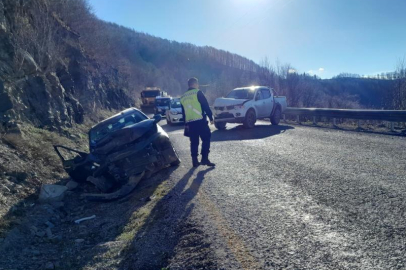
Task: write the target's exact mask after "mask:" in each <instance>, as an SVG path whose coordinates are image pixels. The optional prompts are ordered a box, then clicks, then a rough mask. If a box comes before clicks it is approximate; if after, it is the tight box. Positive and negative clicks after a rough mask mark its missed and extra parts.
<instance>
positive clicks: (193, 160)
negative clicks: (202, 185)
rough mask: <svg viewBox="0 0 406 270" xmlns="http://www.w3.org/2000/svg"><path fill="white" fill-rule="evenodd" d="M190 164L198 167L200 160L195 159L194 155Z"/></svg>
mask: <svg viewBox="0 0 406 270" xmlns="http://www.w3.org/2000/svg"><path fill="white" fill-rule="evenodd" d="M192 164H193V167H195V168H197V167H199V165H200V162H199V160H198V159H197V157H196V158H192Z"/></svg>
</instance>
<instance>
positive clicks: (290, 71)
mask: <svg viewBox="0 0 406 270" xmlns="http://www.w3.org/2000/svg"><path fill="white" fill-rule="evenodd" d="M288 73H290V74H292V73H296V69H293V68H290V69H289V70H288Z"/></svg>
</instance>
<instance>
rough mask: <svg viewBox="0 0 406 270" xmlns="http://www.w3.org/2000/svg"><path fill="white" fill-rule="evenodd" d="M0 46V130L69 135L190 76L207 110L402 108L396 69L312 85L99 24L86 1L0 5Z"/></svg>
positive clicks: (209, 51) (286, 70)
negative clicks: (226, 104)
mask: <svg viewBox="0 0 406 270" xmlns="http://www.w3.org/2000/svg"><path fill="white" fill-rule="evenodd" d="M0 38H1V43H0V46H1V48H0V49H1V53H0V80H1V81H2V83H0V95H1V97H2V99H1V102H0V112H1V115H2V116H1V119H0V120H1V121H2V122H3V123H6V122H7V123H9V122H10V121H11V122H12V121H14V120H17V121H30V122H32V123H34V124H35V125H37V126H50V127H56V128H58V127H60V126H70V125H72V124H73V123H75V122H77V123H80V122H81V121H83V118H84V117H85V116H86V114H92V113H94V112H96V111H97V110H98V109H121V108H123V107H128V106H130V105H138V104H139V101H138V97H139V92H140V91H141V90H142V89H143V88H144V87H145V86H158V87H161V88H163V89H164V90H166V91H168V92H169V93H170V94H171V95H173V96H177V95H180V94H181V93H182V92H183V91H184V90H185V88H186V85H185V84H186V81H187V79H188V78H189V77H191V76H196V77H198V78H199V79H200V81H201V83H202V84H204V85H207V86H206V87H202V90H203V91H205V92H206V95H207V96H208V98H209V100H210V101H213V100H214V99H215V98H216V97H218V96H222V95H224V94H226V93H227V92H228V91H230V90H231V89H232V88H234V87H238V86H246V85H252V84H260V85H268V86H271V87H273V88H275V89H276V91H277V92H278V93H279V94H280V95H286V96H287V99H288V102H289V105H290V106H305V107H315V106H317V107H338V108H357V107H366V108H396V109H402V108H403V109H404V108H406V107H405V106H404V102H397V101H396V100H404V98H405V94H404V93H405V92H406V91H405V83H404V81H405V79H404V77H405V76H404V69H403V73H402V72H401V71H402V69H399V71H398V73H397V74H398V75H399V76H398V75H396V76H393V78H391V79H390V80H388V79H384V80H383V79H366V78H349V77H337V78H334V79H331V80H321V79H320V78H317V77H314V76H310V75H307V74H298V73H296V72H295V70H294V66H291V65H289V64H280V63H276V64H270V62H271V61H268V60H264V61H263V62H262V63H261V64H256V63H254V62H253V61H251V60H249V59H247V58H244V57H241V56H239V55H236V54H232V53H230V52H226V51H222V50H218V49H215V48H212V47H198V46H195V45H192V44H189V43H179V42H175V41H170V40H166V39H162V38H158V37H154V36H151V35H148V34H145V33H140V32H136V31H134V30H131V29H129V28H126V27H122V26H119V25H116V24H112V23H107V22H104V21H102V20H100V19H98V18H97V17H96V16H95V15H94V14H93V13H92V12H91V7H90V6H89V5H88V3H87V1H86V0H24V1H15V0H0ZM266 53H267V52H264V55H266ZM272 62H273V61H272ZM293 64H294V63H293ZM402 74H403V75H402ZM402 76H403V77H402ZM402 106H403V107H402ZM7 125H8V124H7Z"/></svg>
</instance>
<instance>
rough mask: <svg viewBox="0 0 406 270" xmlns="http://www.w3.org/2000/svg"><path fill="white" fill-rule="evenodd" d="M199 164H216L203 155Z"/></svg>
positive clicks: (210, 165) (211, 165)
mask: <svg viewBox="0 0 406 270" xmlns="http://www.w3.org/2000/svg"><path fill="white" fill-rule="evenodd" d="M200 164H202V165H206V166H209V167H214V166H216V164H214V163H213V162H210V160H209V157H205V156H203V157H202V161H201V162H200Z"/></svg>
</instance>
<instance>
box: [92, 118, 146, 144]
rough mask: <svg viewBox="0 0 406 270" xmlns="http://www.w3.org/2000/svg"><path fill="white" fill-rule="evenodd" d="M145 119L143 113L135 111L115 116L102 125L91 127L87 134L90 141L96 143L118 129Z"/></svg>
mask: <svg viewBox="0 0 406 270" xmlns="http://www.w3.org/2000/svg"><path fill="white" fill-rule="evenodd" d="M146 119H148V118H147V117H146V116H145V115H143V114H142V113H140V112H137V111H135V112H134V113H132V114H127V115H124V116H123V117H120V118H117V119H116V120H115V121H113V122H109V123H106V124H104V125H103V124H102V125H100V126H96V127H94V128H93V129H91V130H90V134H89V136H90V141H91V142H92V143H97V142H98V141H100V140H101V139H102V138H104V137H106V136H107V135H109V134H111V133H113V132H115V131H117V130H119V129H122V128H125V127H128V126H131V125H133V124H136V123H138V122H141V121H143V120H146Z"/></svg>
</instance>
